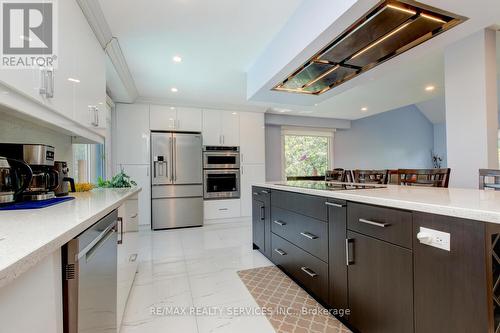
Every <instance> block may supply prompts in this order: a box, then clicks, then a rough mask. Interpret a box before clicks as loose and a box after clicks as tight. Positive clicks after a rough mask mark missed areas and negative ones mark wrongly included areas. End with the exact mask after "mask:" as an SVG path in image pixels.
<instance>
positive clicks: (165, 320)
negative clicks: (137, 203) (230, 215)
mask: <svg viewBox="0 0 500 333" xmlns="http://www.w3.org/2000/svg"><path fill="white" fill-rule="evenodd" d="M140 246H141V249H140V254H141V263H140V265H139V273H138V274H137V276H136V279H135V282H134V286H133V287H132V290H131V292H130V296H129V300H128V303H127V308H126V310H125V316H124V319H123V325H122V329H121V333H136V332H137V333H139V332H140V333H150V332H151V333H158V332H161V333H164V332H176V333H177V332H182V333H208V332H238V333H245V332H248V333H254V332H259V333H267V332H269V333H272V332H274V329H273V328H272V326H271V324H270V323H269V322H268V321H267V319H266V318H265V317H263V316H243V315H233V314H227V313H223V314H218V315H206V314H205V315H198V316H195V315H153V314H152V312H151V311H152V308H154V307H162V308H167V309H172V308H171V307H181V308H183V307H194V308H200V309H208V308H211V309H213V308H226V309H227V308H230V309H232V308H235V307H237V308H239V307H245V308H246V307H252V308H256V307H257V304H256V303H255V301H254V299H253V298H252V296H251V295H250V293H249V292H248V291H247V289H246V288H245V286H244V284H243V283H242V282H241V280H240V278H239V277H238V275H237V274H236V272H237V271H239V270H243V269H249V268H255V267H262V266H269V265H272V264H271V262H270V261H269V260H267V258H265V257H264V256H263V255H262V254H261V253H260V252H258V251H254V250H252V229H251V223H250V221H247V222H236V223H230V224H229V223H226V224H214V225H207V226H204V227H202V228H189V229H177V230H168V231H154V232H152V231H143V232H141V245H140Z"/></svg>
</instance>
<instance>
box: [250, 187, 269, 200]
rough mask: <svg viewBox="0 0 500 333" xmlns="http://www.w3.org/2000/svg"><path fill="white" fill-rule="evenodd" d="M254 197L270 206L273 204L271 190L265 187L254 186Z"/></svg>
mask: <svg viewBox="0 0 500 333" xmlns="http://www.w3.org/2000/svg"><path fill="white" fill-rule="evenodd" d="M252 197H253V198H254V199H257V200H260V201H262V202H264V203H265V204H266V205H269V204H270V202H271V190H270V189H268V188H264V187H257V186H252Z"/></svg>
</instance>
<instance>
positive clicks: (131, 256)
mask: <svg viewBox="0 0 500 333" xmlns="http://www.w3.org/2000/svg"><path fill="white" fill-rule="evenodd" d="M136 260H137V254H136V253H134V254H131V255H130V257H129V258H128V261H130V262H135V261H136Z"/></svg>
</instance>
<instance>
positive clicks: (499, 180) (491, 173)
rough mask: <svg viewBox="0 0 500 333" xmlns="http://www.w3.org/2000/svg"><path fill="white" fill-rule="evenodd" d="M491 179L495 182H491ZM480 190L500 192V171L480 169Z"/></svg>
mask: <svg viewBox="0 0 500 333" xmlns="http://www.w3.org/2000/svg"><path fill="white" fill-rule="evenodd" d="M490 179H492V180H493V182H490ZM479 189H480V190H485V189H493V190H495V191H500V170H495V169H479Z"/></svg>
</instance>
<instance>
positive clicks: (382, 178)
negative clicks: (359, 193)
mask: <svg viewBox="0 0 500 333" xmlns="http://www.w3.org/2000/svg"><path fill="white" fill-rule="evenodd" d="M349 171H350V172H346V175H347V177H346V179H347V182H350V183H369V184H387V181H388V177H387V176H388V170H349Z"/></svg>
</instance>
